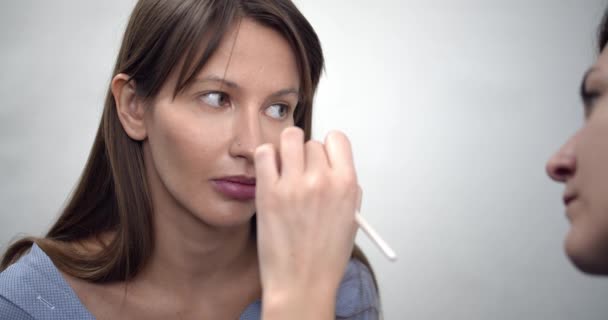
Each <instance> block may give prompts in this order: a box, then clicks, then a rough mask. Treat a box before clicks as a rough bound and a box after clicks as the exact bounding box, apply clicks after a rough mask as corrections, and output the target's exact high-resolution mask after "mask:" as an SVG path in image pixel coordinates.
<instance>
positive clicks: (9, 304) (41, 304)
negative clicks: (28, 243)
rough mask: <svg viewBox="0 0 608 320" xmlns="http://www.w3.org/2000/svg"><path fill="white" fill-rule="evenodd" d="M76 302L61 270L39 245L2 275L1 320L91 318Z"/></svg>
mask: <svg viewBox="0 0 608 320" xmlns="http://www.w3.org/2000/svg"><path fill="white" fill-rule="evenodd" d="M76 301H78V299H77V298H76V297H75V296H74V293H73V291H72V290H71V289H70V287H69V286H68V285H67V283H66V282H65V280H63V277H62V276H61V273H60V272H59V270H57V268H56V267H55V265H54V264H53V262H52V261H51V259H50V258H49V257H48V256H47V255H46V254H45V253H44V251H42V249H40V248H39V247H38V246H36V245H34V246H33V247H32V249H31V250H30V252H29V253H28V254H26V255H24V256H23V257H21V258H20V259H19V261H17V262H15V263H14V264H13V265H11V266H10V267H8V268H7V269H6V270H4V271H3V272H2V273H0V318H1V319H13V318H15V319H39V318H43V319H68V318H71V319H74V317H72V316H82V315H85V316H88V315H87V314H86V313H83V312H82V310H80V309H79V306H78V304H77V303H75V302H76ZM12 315H21V317H19V316H14V317H13V316H12ZM76 318H79V319H80V318H82V319H88V318H89V317H76Z"/></svg>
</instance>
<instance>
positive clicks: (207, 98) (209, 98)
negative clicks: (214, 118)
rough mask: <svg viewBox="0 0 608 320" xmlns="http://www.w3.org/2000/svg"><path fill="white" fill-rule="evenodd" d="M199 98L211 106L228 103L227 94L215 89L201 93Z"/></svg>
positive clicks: (215, 106) (219, 106)
mask: <svg viewBox="0 0 608 320" xmlns="http://www.w3.org/2000/svg"><path fill="white" fill-rule="evenodd" d="M201 100H202V101H203V102H204V103H205V104H207V105H209V106H210V107H212V108H221V107H224V106H227V105H229V104H230V100H229V99H228V95H227V94H225V93H223V92H216V91H214V92H208V93H205V94H203V95H202V96H201Z"/></svg>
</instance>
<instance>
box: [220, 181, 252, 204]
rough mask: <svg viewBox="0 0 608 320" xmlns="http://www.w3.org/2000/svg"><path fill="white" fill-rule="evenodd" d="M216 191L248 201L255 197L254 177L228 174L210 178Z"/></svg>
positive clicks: (228, 196) (231, 197)
mask: <svg viewBox="0 0 608 320" xmlns="http://www.w3.org/2000/svg"><path fill="white" fill-rule="evenodd" d="M211 181H212V184H213V187H214V188H215V190H216V191H218V192H219V193H221V194H222V195H224V196H225V197H227V198H230V199H235V200H241V201H248V200H252V199H254V198H255V178H253V177H247V176H229V177H222V178H218V179H213V180H211Z"/></svg>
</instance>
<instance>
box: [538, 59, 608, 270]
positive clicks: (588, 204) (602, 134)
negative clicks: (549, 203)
mask: <svg viewBox="0 0 608 320" xmlns="http://www.w3.org/2000/svg"><path fill="white" fill-rule="evenodd" d="M583 88H584V89H583V90H582V91H583V92H586V94H583V98H584V99H583V100H585V114H586V121H585V124H584V126H583V127H582V128H581V129H579V130H578V132H576V133H575V134H574V135H573V136H572V137H571V138H570V139H569V140H568V141H567V142H566V143H565V144H564V145H563V146H562V147H561V148H560V149H559V150H558V151H557V153H555V154H554V155H553V156H552V157H551V159H550V160H549V161H548V163H547V172H548V174H549V176H550V177H551V178H552V179H553V180H555V181H557V182H563V183H564V184H565V189H566V190H565V192H564V202H565V204H566V212H567V217H568V219H569V220H570V222H571V228H570V231H569V232H568V235H567V237H566V241H565V248H566V253H567V254H568V256H569V257H570V259H571V260H572V261H573V262H574V264H575V265H576V266H577V267H578V268H579V269H581V270H583V271H585V272H589V273H608V50H604V51H603V53H602V54H601V55H600V57H599V58H598V60H597V62H596V63H595V65H594V66H593V67H592V68H591V69H590V71H589V73H588V74H587V76H586V78H585V79H584V84H583Z"/></svg>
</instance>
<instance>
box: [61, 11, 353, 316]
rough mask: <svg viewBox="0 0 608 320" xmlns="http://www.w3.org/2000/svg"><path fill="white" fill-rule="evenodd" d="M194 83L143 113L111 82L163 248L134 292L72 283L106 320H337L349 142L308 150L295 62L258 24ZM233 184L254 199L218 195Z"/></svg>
mask: <svg viewBox="0 0 608 320" xmlns="http://www.w3.org/2000/svg"><path fill="white" fill-rule="evenodd" d="M197 79H198V80H199V81H196V82H195V83H194V84H193V85H191V86H189V87H188V88H186V89H185V90H184V91H183V92H180V93H179V94H178V96H177V97H175V99H174V98H173V88H174V87H175V82H176V74H172V75H171V76H170V78H169V79H168V80H167V82H166V83H165V84H164V85H163V87H162V88H161V90H160V92H159V94H158V95H157V96H156V97H154V99H153V101H144V100H143V99H141V98H139V97H138V96H137V95H136V94H135V88H136V86H137V84H136V83H134V82H127V80H128V75H125V74H118V75H116V76H115V77H114V79H113V81H112V92H113V94H114V97H115V100H116V103H117V109H118V112H119V117H120V121H121V123H122V126H123V128H124V129H125V131H126V132H127V134H128V135H129V136H130V137H131V138H133V139H135V140H139V141H142V142H143V151H144V161H145V163H146V178H147V181H148V184H149V189H150V192H151V196H152V202H153V208H154V212H153V217H154V236H155V243H156V246H155V248H154V252H153V254H152V256H151V257H150V259H149V262H148V264H147V265H146V266H145V268H144V269H143V270H142V271H141V272H140V273H139V274H138V275H137V277H136V278H135V279H133V280H132V281H130V282H129V283H128V285H127V284H125V283H115V284H106V285H97V284H91V283H87V282H84V281H81V280H78V279H74V278H70V277H69V276H66V278H67V280H68V282H69V283H70V285H71V286H72V287H73V288H74V291H75V292H76V294H77V295H78V297H79V298H80V299H81V301H82V303H83V304H84V305H85V306H86V307H87V308H88V309H89V310H90V311H91V312H92V313H93V314H94V315H95V316H96V317H97V318H98V319H143V318H145V319H168V318H171V319H180V318H181V319H195V318H196V319H236V318H238V316H239V315H240V314H241V313H242V311H243V310H244V309H245V308H246V306H247V305H249V304H250V303H251V302H253V301H255V300H257V299H260V298H263V300H264V304H263V317H264V318H265V319H286V318H289V319H298V317H299V318H301V319H311V318H315V319H333V318H334V309H335V297H336V293H337V289H338V286H339V283H340V280H341V277H342V275H343V273H344V270H345V267H346V265H347V263H348V260H349V258H350V253H351V250H352V247H353V244H354V238H355V233H356V230H357V226H356V224H355V220H354V212H355V209H356V207H357V204H358V202H359V199H360V191H359V190H360V189H359V188H358V185H357V181H356V174H355V170H354V166H353V160H352V152H351V149H350V143H349V142H348V139H347V138H346V137H345V136H344V135H343V134H342V133H339V132H333V133H331V134H329V135H328V137H327V139H326V140H325V141H324V143H321V142H314V141H311V142H308V143H304V141H303V136H304V135H303V132H302V130H300V129H299V128H295V127H293V124H294V123H293V112H294V108H295V107H296V105H297V102H298V90H299V86H300V83H299V75H298V68H297V64H296V60H295V56H294V55H293V52H292V50H291V47H290V46H289V44H288V42H287V41H286V40H285V39H284V38H283V37H282V36H281V35H280V34H279V33H277V32H275V31H274V30H272V29H269V28H266V27H264V26H262V25H259V24H257V23H256V22H254V21H253V20H250V19H247V18H245V19H243V20H242V22H241V23H240V24H239V25H235V26H234V27H233V28H232V29H231V30H230V31H229V32H228V33H227V35H226V36H225V37H224V39H223V41H222V43H221V44H220V47H219V49H218V50H217V52H216V53H215V54H214V55H213V56H212V57H211V59H210V61H209V62H208V63H207V64H206V65H205V66H204V67H203V69H202V70H201V72H200V74H199V75H197ZM219 92H221V93H219ZM279 163H280V164H281V165H280V167H281V170H279V169H278V168H279ZM235 175H241V176H248V177H255V178H256V179H257V182H256V184H257V186H256V198H255V199H249V200H238V199H232V198H230V197H226V196H225V195H224V194H222V193H220V192H218V191H217V190H216V189H215V188H214V180H215V179H217V178H221V177H225V176H235ZM256 212H257V220H258V231H257V233H258V236H257V241H256V240H255V239H254V237H252V234H251V226H250V221H251V218H252V217H253V215H254V214H256ZM319 257H324V258H323V260H321V259H319ZM125 290H126V291H125ZM303 302H304V303H305V305H303ZM311 303H312V306H314V307H312V308H311V307H310V306H311Z"/></svg>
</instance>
